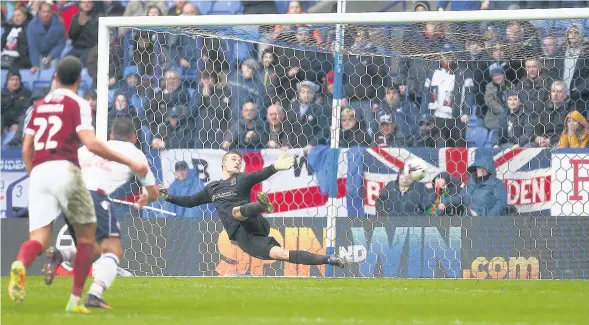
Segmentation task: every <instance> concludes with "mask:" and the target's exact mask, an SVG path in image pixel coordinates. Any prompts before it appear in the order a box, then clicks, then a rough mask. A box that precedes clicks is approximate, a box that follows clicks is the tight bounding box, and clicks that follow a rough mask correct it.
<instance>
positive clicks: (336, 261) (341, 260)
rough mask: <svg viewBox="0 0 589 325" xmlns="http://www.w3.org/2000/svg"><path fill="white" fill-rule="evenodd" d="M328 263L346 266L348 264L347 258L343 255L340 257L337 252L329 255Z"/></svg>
mask: <svg viewBox="0 0 589 325" xmlns="http://www.w3.org/2000/svg"><path fill="white" fill-rule="evenodd" d="M327 264H329V265H335V266H337V267H342V268H343V267H344V266H345V265H346V260H344V258H343V257H339V256H337V255H335V254H332V255H329V259H328V260H327Z"/></svg>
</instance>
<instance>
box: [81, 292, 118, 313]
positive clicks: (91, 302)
mask: <svg viewBox="0 0 589 325" xmlns="http://www.w3.org/2000/svg"><path fill="white" fill-rule="evenodd" d="M84 305H85V306H86V308H104V309H112V307H111V306H110V305H109V304H107V303H106V301H104V300H102V298H98V297H96V296H95V295H92V294H88V297H87V298H86V303H85V304H84Z"/></svg>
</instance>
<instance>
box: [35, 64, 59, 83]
mask: <svg viewBox="0 0 589 325" xmlns="http://www.w3.org/2000/svg"><path fill="white" fill-rule="evenodd" d="M54 74H55V69H53V68H48V69H43V70H40V71H39V77H38V78H37V80H38V81H39V82H47V83H49V85H51V80H53V75H54Z"/></svg>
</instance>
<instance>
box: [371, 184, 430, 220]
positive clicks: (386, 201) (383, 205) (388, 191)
mask: <svg viewBox="0 0 589 325" xmlns="http://www.w3.org/2000/svg"><path fill="white" fill-rule="evenodd" d="M426 192H427V191H426V188H425V185H424V184H423V183H413V184H411V186H410V188H409V190H408V191H407V192H405V193H401V192H400V191H399V183H398V181H397V180H394V181H391V182H389V183H388V184H387V185H385V187H384V188H383V189H382V190H381V191H380V194H379V195H378V198H377V199H376V213H377V215H379V216H416V215H424V214H425V210H426V209H427V207H428V206H429V205H431V202H429V201H430V199H431V196H430V195H427V193H426Z"/></svg>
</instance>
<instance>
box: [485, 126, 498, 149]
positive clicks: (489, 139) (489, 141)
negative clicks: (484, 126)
mask: <svg viewBox="0 0 589 325" xmlns="http://www.w3.org/2000/svg"><path fill="white" fill-rule="evenodd" d="M498 140H499V139H496V136H495V130H493V129H492V130H491V131H489V135H488V136H487V141H485V148H493V146H494V145H496V144H497V142H498Z"/></svg>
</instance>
